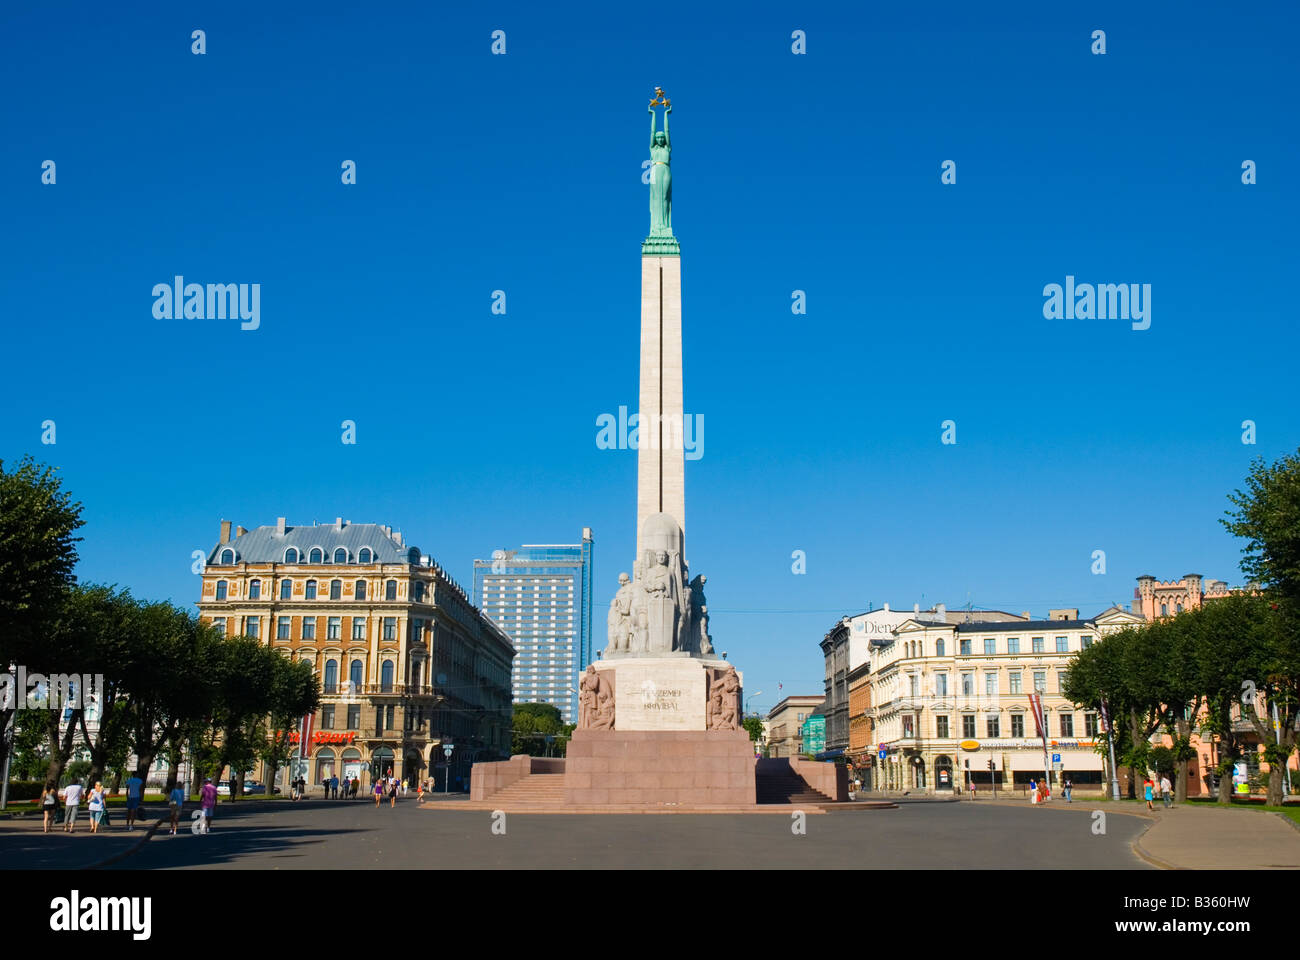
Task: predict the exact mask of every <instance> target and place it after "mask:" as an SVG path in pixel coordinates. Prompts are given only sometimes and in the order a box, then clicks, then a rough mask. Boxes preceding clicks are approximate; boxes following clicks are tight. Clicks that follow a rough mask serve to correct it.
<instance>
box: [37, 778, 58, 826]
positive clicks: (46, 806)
mask: <svg viewBox="0 0 1300 960" xmlns="http://www.w3.org/2000/svg"><path fill="white" fill-rule="evenodd" d="M58 809H59V791H58V788H57V787H51V788H50V789H48V790H42V791H41V811H42V812H43V813H44V814H45V825H44V827H43V828H42V830H41V832H42V833H49V832H50V824H52V823H54V816H55V814H56V813H58Z"/></svg>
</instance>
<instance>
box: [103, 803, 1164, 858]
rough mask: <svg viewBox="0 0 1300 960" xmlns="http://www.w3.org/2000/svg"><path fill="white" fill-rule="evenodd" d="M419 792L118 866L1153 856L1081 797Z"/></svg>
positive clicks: (1126, 821) (188, 837) (290, 811)
mask: <svg viewBox="0 0 1300 960" xmlns="http://www.w3.org/2000/svg"><path fill="white" fill-rule="evenodd" d="M438 806H439V809H432V810H430V809H420V808H419V807H417V805H416V802H415V800H414V799H406V800H403V801H401V802H399V803H398V804H397V806H396V807H394V808H389V807H388V806H387V805H385V806H383V807H381V808H379V809H375V807H374V804H373V803H367V802H361V801H357V802H354V803H348V802H327V801H321V800H314V801H309V802H307V803H301V804H293V803H275V804H253V803H250V804H248V805H247V806H239V805H238V804H236V805H235V807H234V809H233V810H232V808H231V807H229V806H226V805H222V806H221V807H220V808H218V817H217V819H216V820H215V821H214V829H213V831H212V832H211V833H210V834H208V835H207V836H195V835H193V834H191V833H189V832H188V831H187V832H184V833H182V834H179V835H177V836H175V837H172V836H168V835H167V834H166V832H165V831H162V832H160V833H158V834H156V835H155V836H154V837H153V839H152V840H150V841H149V842H148V843H147V844H145V845H144V846H143V848H142V849H140V850H139V851H138V852H136V853H134V854H132V855H131V856H129V857H127V858H126V859H125V860H123V861H121V862H120V863H119V864H117V865H116V867H114V869H135V870H139V869H170V868H190V869H195V868H198V869H213V868H217V869H219V868H223V867H231V868H236V869H259V870H294V869H339V870H355V869H368V868H369V869H375V868H378V869H393V868H448V867H451V868H494V867H506V868H536V867H546V868H566V867H568V868H586V867H632V868H650V869H683V868H692V867H695V868H710V867H714V868H738V869H746V868H748V869H754V868H764V867H767V868H801V867H802V868H822V869H825V868H827V867H832V868H834V867H844V868H868V869H871V868H875V869H879V868H894V869H897V868H904V869H905V868H922V869H945V868H948V869H963V868H969V867H978V868H991V869H1000V868H1031V869H1040V868H1049V869H1053V868H1054V869H1061V870H1078V869H1096V868H1101V869H1114V868H1131V869H1149V865H1148V864H1147V863H1146V862H1144V861H1143V860H1141V859H1140V858H1138V857H1137V856H1136V855H1135V854H1134V853H1133V851H1132V848H1131V846H1130V844H1131V841H1132V840H1133V839H1134V838H1135V837H1136V836H1137V835H1138V834H1139V833H1140V832H1141V831H1142V829H1143V827H1144V826H1146V823H1145V821H1143V820H1141V819H1140V818H1137V817H1131V816H1125V815H1121V814H1110V815H1109V816H1108V818H1107V824H1106V826H1107V831H1106V833H1105V835H1095V834H1094V833H1093V832H1092V825H1093V824H1092V818H1091V816H1090V815H1089V813H1088V812H1087V811H1085V810H1080V811H1078V812H1077V813H1076V812H1075V811H1072V810H1055V809H1053V810H1037V809H1034V808H1031V807H1028V806H1026V807H1023V808H1021V807H1010V806H995V805H987V806H983V805H981V804H979V803H909V804H903V805H901V806H900V807H899V808H898V809H896V810H858V811H847V812H839V813H832V814H825V815H819V816H808V817H807V818H806V830H807V832H806V834H804V835H796V834H795V833H794V832H793V831H792V825H793V824H792V820H791V818H789V817H786V816H784V815H773V814H765V815H709V816H704V815H700V816H694V815H687V814H670V815H635V816H629V815H623V816H595V815H574V816H543V815H525V814H510V815H507V816H506V817H505V824H504V826H505V833H504V835H500V834H494V833H493V830H492V828H493V824H494V822H495V823H500V820H499V819H496V820H494V818H493V816H492V814H491V813H490V812H485V811H469V810H456V809H455V801H454V800H452V801H439V803H438Z"/></svg>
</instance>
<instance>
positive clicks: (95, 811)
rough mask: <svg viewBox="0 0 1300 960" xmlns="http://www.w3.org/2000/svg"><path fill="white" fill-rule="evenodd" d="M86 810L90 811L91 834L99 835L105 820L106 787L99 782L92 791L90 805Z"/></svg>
mask: <svg viewBox="0 0 1300 960" xmlns="http://www.w3.org/2000/svg"><path fill="white" fill-rule="evenodd" d="M86 809H87V810H89V811H90V832H91V833H99V825H100V823H102V822H103V820H104V785H103V784H102V783H100V782H99V781H96V782H95V785H94V787H92V788H91V790H90V803H89V804H88V805H87V807H86Z"/></svg>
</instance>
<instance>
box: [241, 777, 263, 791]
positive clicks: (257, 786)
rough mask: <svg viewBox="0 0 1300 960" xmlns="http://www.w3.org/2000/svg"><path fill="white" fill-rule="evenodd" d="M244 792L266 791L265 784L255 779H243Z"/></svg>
mask: <svg viewBox="0 0 1300 960" xmlns="http://www.w3.org/2000/svg"><path fill="white" fill-rule="evenodd" d="M244 793H266V784H264V783H261V782H259V781H257V780H245V781H244Z"/></svg>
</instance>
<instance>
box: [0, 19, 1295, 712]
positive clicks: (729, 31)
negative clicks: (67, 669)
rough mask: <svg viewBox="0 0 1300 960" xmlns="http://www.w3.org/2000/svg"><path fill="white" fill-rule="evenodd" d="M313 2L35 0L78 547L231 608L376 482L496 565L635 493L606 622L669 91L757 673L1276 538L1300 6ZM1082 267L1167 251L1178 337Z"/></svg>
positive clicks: (706, 463)
mask: <svg viewBox="0 0 1300 960" xmlns="http://www.w3.org/2000/svg"><path fill="white" fill-rule="evenodd" d="M289 6H294V5H282V4H266V3H221V4H216V3H198V4H187V5H181V4H173V3H146V4H131V5H128V7H127V8H125V9H124V8H122V7H120V6H113V7H107V6H104V5H102V4H74V5H72V6H70V7H67V8H60V10H59V12H57V13H55V12H53V11H52V10H51V9H49V8H44V7H40V6H39V5H31V4H28V5H18V4H8V5H7V6H6V7H5V10H4V13H3V15H2V16H3V23H2V24H0V26H2V28H3V29H2V30H0V81H3V85H4V89H5V90H6V91H7V95H6V96H5V98H4V105H3V108H2V113H0V121H2V127H0V129H2V130H3V141H4V147H3V149H2V150H0V211H2V212H0V216H2V217H3V223H4V226H3V230H2V231H0V258H2V259H3V263H4V269H3V271H0V316H2V317H3V325H4V331H3V332H4V337H3V345H4V348H3V355H4V363H3V377H2V378H0V457H2V458H3V459H4V460H6V461H7V462H8V461H12V460H14V459H16V458H17V457H19V456H20V455H22V454H25V453H31V454H34V455H36V456H37V457H38V458H39V459H41V460H44V461H46V462H49V463H52V464H55V465H57V466H58V467H60V468H61V470H62V474H63V477H64V481H65V484H66V486H67V488H69V489H70V490H71V491H72V492H73V493H74V494H75V495H76V496H77V497H78V498H79V499H80V500H82V501H83V502H84V504H85V513H86V517H87V520H88V522H87V525H86V527H85V529H84V531H83V532H84V535H85V541H84V543H83V544H82V545H81V557H82V560H81V564H80V567H79V571H78V572H79V575H80V576H81V577H82V578H83V579H85V580H90V581H104V582H115V583H118V584H121V585H124V586H129V587H130V588H131V589H132V590H133V591H134V592H135V593H136V594H138V595H140V596H143V597H148V598H170V599H172V600H174V601H176V602H177V603H182V604H190V603H193V601H194V600H195V599H196V598H197V592H198V589H199V582H198V578H197V577H196V576H195V575H194V574H193V573H191V569H190V567H191V553H192V551H194V550H196V549H199V550H203V551H205V552H206V551H207V550H209V549H210V548H211V547H212V546H213V544H214V543H215V541H216V539H217V535H218V522H219V521H220V520H221V519H222V518H225V519H229V520H232V521H234V522H235V523H239V524H243V525H244V526H247V527H254V526H257V525H260V524H267V523H274V522H275V519H276V517H278V516H286V517H288V518H289V522H290V523H296V524H301V523H311V522H312V521H313V520H319V521H321V522H322V523H325V522H332V521H333V519H334V518H335V517H336V516H343V517H345V518H347V519H350V520H353V521H357V522H378V523H388V524H392V525H393V526H395V527H397V528H400V529H401V530H402V531H403V532H404V534H405V535H406V537H407V539H408V541H409V542H413V543H415V544H417V545H418V546H420V547H421V548H422V549H423V550H424V551H425V552H426V553H430V554H432V555H433V556H435V557H436V558H437V559H438V560H439V561H440V562H441V563H442V564H443V565H444V566H446V567H447V568H448V569H450V570H451V571H452V572H453V574H454V575H456V576H457V578H458V579H459V580H460V581H461V583H462V584H464V585H466V587H468V585H469V584H470V582H471V565H472V561H473V560H474V558H476V557H488V556H490V554H491V551H492V550H493V549H494V548H499V547H511V546H517V545H519V544H521V543H556V542H570V543H571V542H576V541H577V540H578V538H579V536H580V534H581V529H582V527H584V526H590V527H592V528H593V529H594V532H595V537H596V549H595V556H596V583H597V585H598V587H597V605H596V608H595V616H594V617H593V619H594V622H595V625H596V630H597V638H596V639H597V644H598V645H599V646H603V644H604V637H603V632H604V631H603V624H604V616H603V614H604V610H605V603H606V600H607V598H608V597H609V596H612V595H613V592H614V590H615V589H616V588H617V575H618V573H619V571H620V570H627V569H629V568H630V566H631V561H632V553H633V543H634V530H633V526H634V522H635V498H636V491H635V484H636V464H635V453H634V452H633V451H627V450H625V451H618V450H601V449H598V448H597V445H596V442H595V441H596V434H597V429H596V419H597V417H598V416H599V415H600V414H602V413H617V411H618V407H619V406H620V405H627V406H629V407H630V408H632V409H635V406H636V398H637V365H638V359H637V348H638V324H639V316H638V311H639V290H638V284H639V270H640V266H639V262H638V259H639V256H640V248H639V243H640V241H641V239H642V238H643V237H644V236H645V235H646V233H647V231H648V226H649V213H648V198H647V190H648V188H647V187H646V186H645V185H643V184H642V183H641V163H642V161H643V160H644V159H646V158H647V156H648V153H647V141H648V117H647V114H646V107H645V105H646V103H647V101H648V100H649V98H650V96H651V94H652V91H653V89H654V87H655V86H656V85H659V86H662V87H664V88H665V89H666V90H667V92H668V94H669V96H670V97H671V98H672V100H673V105H674V110H673V115H672V133H673V147H674V151H673V181H674V183H673V194H674V211H673V226H674V230H675V232H676V234H677V236H678V238H679V239H680V241H681V245H682V274H683V287H684V306H683V312H684V329H685V334H684V336H685V367H686V408H687V410H688V411H690V412H692V413H696V414H699V415H702V416H703V418H704V424H705V434H704V448H703V453H704V455H703V457H702V459H700V460H698V461H696V462H693V463H690V464H688V467H687V487H686V489H687V523H686V526H687V553H688V556H689V558H690V560H691V567H692V570H693V571H694V572H703V573H706V574H707V575H708V577H709V602H710V612H711V615H712V621H711V627H712V632H713V634H714V637H715V644H716V645H717V646H718V648H719V649H721V650H726V651H728V652H729V654H730V659H731V660H732V662H734V663H736V664H737V666H738V667H740V668H741V669H742V670H743V671H744V672H745V674H746V688H747V693H748V694H754V693H756V692H758V691H762V694H760V695H759V696H757V697H756V698H755V700H754V702H753V703H752V704H751V706H759V707H765V706H770V705H771V704H772V703H773V702H775V700H776V698H777V696H778V688H777V684H778V683H782V684H783V685H784V686H783V689H781V690H780V694H781V695H784V694H789V693H812V692H820V690H821V687H822V661H821V654H820V651H819V650H818V647H817V643H818V641H820V639H821V638H822V637H823V635H824V634H825V632H826V631H827V630H828V629H829V628H830V627H831V626H832V625H833V624H834V622H835V621H836V619H837V618H838V617H839V616H840V615H843V614H846V613H856V612H859V611H862V610H865V609H867V607H868V606H869V605H875V606H879V605H881V604H882V603H886V602H888V603H890V604H891V605H892V606H895V607H899V606H911V605H912V604H913V603H915V602H921V603H923V604H925V605H929V604H931V603H933V602H936V601H938V602H946V603H947V604H948V605H949V606H950V607H957V606H961V605H964V604H966V603H967V602H968V601H969V602H970V603H971V604H972V605H974V606H976V607H985V608H1000V609H1008V610H1013V611H1019V610H1022V609H1028V610H1031V611H1033V612H1034V613H1035V614H1045V613H1046V611H1047V609H1048V608H1049V607H1056V606H1077V607H1080V608H1082V610H1083V612H1084V613H1085V615H1086V614H1091V613H1095V612H1097V611H1099V610H1100V609H1102V608H1104V607H1105V606H1108V605H1109V604H1110V603H1112V602H1121V603H1123V602H1127V601H1129V600H1131V598H1132V591H1133V587H1134V585H1135V580H1134V578H1135V577H1137V576H1138V575H1139V574H1144V573H1151V574H1154V575H1156V576H1157V577H1159V578H1161V579H1168V578H1174V577H1179V576H1182V575H1183V574H1185V573H1189V572H1195V573H1201V574H1204V575H1206V576H1208V577H1215V578H1222V579H1227V580H1229V581H1231V582H1237V581H1238V580H1239V579H1240V576H1239V573H1238V571H1237V561H1238V557H1239V546H1238V544H1236V543H1235V542H1234V541H1233V540H1232V539H1231V538H1230V537H1229V536H1228V535H1227V534H1226V533H1225V532H1224V531H1223V529H1222V528H1221V527H1220V526H1219V524H1218V523H1217V518H1218V517H1219V516H1221V514H1222V511H1223V510H1224V509H1225V508H1226V507H1227V501H1226V499H1225V496H1226V494H1227V493H1228V492H1229V491H1231V490H1232V489H1234V488H1235V487H1237V486H1238V485H1239V484H1240V483H1241V480H1242V477H1243V476H1244V474H1245V471H1246V469H1247V466H1248V464H1249V461H1250V459H1251V457H1252V456H1255V455H1262V456H1264V457H1267V458H1270V459H1271V458H1273V457H1276V456H1278V455H1280V454H1282V453H1286V452H1290V451H1293V450H1295V448H1296V447H1297V444H1298V443H1300V423H1298V421H1297V413H1298V409H1297V407H1298V402H1297V394H1296V382H1295V381H1296V377H1295V373H1294V371H1295V355H1296V348H1297V345H1298V344H1297V339H1298V338H1297V334H1296V331H1295V324H1296V295H1295V282H1296V277H1297V269H1296V263H1297V254H1298V253H1300V249H1298V248H1300V242H1298V241H1297V234H1296V225H1297V222H1298V220H1300V218H1298V217H1297V213H1298V212H1300V204H1297V187H1296V184H1297V174H1298V171H1297V146H1298V144H1297V126H1296V123H1295V95H1296V91H1297V90H1300V82H1298V78H1297V60H1296V58H1295V56H1294V51H1293V49H1292V48H1293V44H1294V36H1295V33H1296V26H1297V23H1296V21H1297V19H1298V17H1297V14H1296V10H1295V6H1294V4H1283V3H1277V4H1273V3H1262V4H1251V5H1246V6H1239V7H1234V6H1231V5H1222V4H1216V5H1209V4H1178V5H1170V4H1129V3H1103V4H1097V3H1089V4H1081V3H1069V4H1043V3H1022V4H997V5H989V4H979V5H971V4H966V3H928V4H902V5H885V4H870V5H868V4H862V3H850V4H807V5H798V4H795V5H791V4H779V5H778V4H763V3H757V4H744V5H735V4H716V5H710V4H699V3H692V4H674V3H656V4H653V5H651V6H645V5H637V6H624V7H618V6H617V5H615V6H610V5H607V4H602V5H598V6H591V7H586V8H582V7H578V6H576V5H571V4H563V5H554V4H524V3H519V4H494V5H491V6H488V5H481V4H467V5H445V4H442V5H433V4H425V3H409V4H400V3H399V4H385V5H382V6H381V7H373V8H371V7H367V6H366V5H364V4H362V5H357V4H351V3H349V4H340V3H334V2H323V3H316V4H311V5H306V4H303V5H298V6H300V10H299V11H297V12H290V11H289V10H287V9H284V8H287V7H289ZM1134 6H1137V7H1140V8H1141V9H1138V10H1133V9H1131V8H1132V7H1134ZM891 7H901V9H891ZM993 7H996V9H993ZM195 29H203V30H205V31H206V50H207V52H206V53H205V54H204V55H201V56H199V55H194V54H193V53H191V44H192V40H191V32H192V31H193V30H195ZM498 29H500V30H504V31H505V34H506V54H505V55H504V56H494V55H493V54H492V53H491V44H492V38H491V34H492V32H493V31H494V30H498ZM1097 29H1101V30H1104V31H1105V34H1106V53H1105V55H1100V56H1099V55H1094V54H1092V53H1091V52H1090V51H1091V47H1092V45H1093V40H1092V37H1091V35H1092V32H1093V31H1094V30H1097ZM794 30H804V31H806V37H807V41H806V43H807V53H806V54H804V55H795V54H794V53H792V51H791V45H792V43H793V41H792V39H791V34H792V32H793V31H794ZM46 160H53V161H55V163H56V165H57V166H56V183H55V184H54V185H43V184H42V183H41V164H42V162H43V161H46ZM345 160H352V161H355V163H356V167H357V183H356V184H355V185H344V184H343V183H341V164H342V163H343V162H344V161H345ZM945 160H952V161H954V162H955V163H956V172H957V182H956V183H955V184H953V185H945V184H942V183H941V182H940V174H941V169H940V167H941V164H942V163H943V162H944V161H945ZM1246 160H1251V161H1254V162H1255V164H1256V165H1257V178H1258V182H1257V183H1256V184H1254V185H1249V186H1248V185H1244V184H1243V183H1242V163H1243V162H1244V161H1246ZM177 274H180V275H183V276H184V277H185V278H186V280H187V281H190V282H198V283H260V284H261V310H260V327H259V329H257V330H251V331H243V330H241V329H240V325H239V323H238V322H237V321H232V320H209V319H189V320H186V319H173V320H167V319H156V318H155V317H154V316H153V304H154V298H153V295H152V289H153V287H154V285H155V284H158V283H170V282H171V280H172V278H173V277H174V276H176V275H177ZM1067 275H1071V276H1074V277H1076V279H1077V281H1078V282H1079V283H1085V282H1087V283H1138V284H1150V285H1151V325H1150V329H1148V330H1142V331H1135V330H1133V329H1132V327H1131V324H1130V323H1129V322H1128V321H1125V320H1122V319H1104V320H1103V319H1071V320H1064V319H1055V320H1047V319H1044V314H1043V304H1044V295H1043V288H1044V286H1045V285H1047V284H1049V283H1058V284H1064V282H1065V278H1066V276H1067ZM494 290H503V291H505V293H506V313H505V315H504V316H500V315H497V316H494V315H493V314H492V313H491V309H490V308H491V304H492V292H493V291H494ZM795 290H803V291H805V293H806V298H807V313H806V315H802V316H796V315H794V314H792V312H791V303H792V293H793V291H795ZM345 419H348V420H353V421H355V423H356V436H357V443H356V444H355V445H344V444H343V443H342V442H341V434H342V429H341V423H342V422H343V421H344V420H345ZM1248 419H1249V420H1253V421H1255V423H1256V429H1257V440H1258V442H1257V443H1256V444H1255V445H1253V446H1251V445H1245V444H1243V443H1242V440H1241V438H1242V427H1241V424H1242V421H1243V420H1248ZM46 420H53V421H54V422H55V424H56V434H55V438H56V443H55V444H54V445H44V444H42V442H41V436H42V422H43V421H46ZM945 420H953V421H955V423H956V439H957V443H956V444H953V445H945V444H942V443H941V442H940V439H941V424H942V422H943V421H945ZM796 550H802V551H804V553H805V555H806V571H807V572H806V573H805V574H802V575H797V574H795V573H793V572H792V563H793V562H794V561H793V560H792V556H791V555H792V553H793V552H794V551H796ZM1094 550H1104V551H1105V553H1106V564H1107V566H1106V573H1105V575H1095V574H1093V573H1092V572H1091V570H1092V566H1093V559H1092V554H1093V551H1094Z"/></svg>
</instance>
